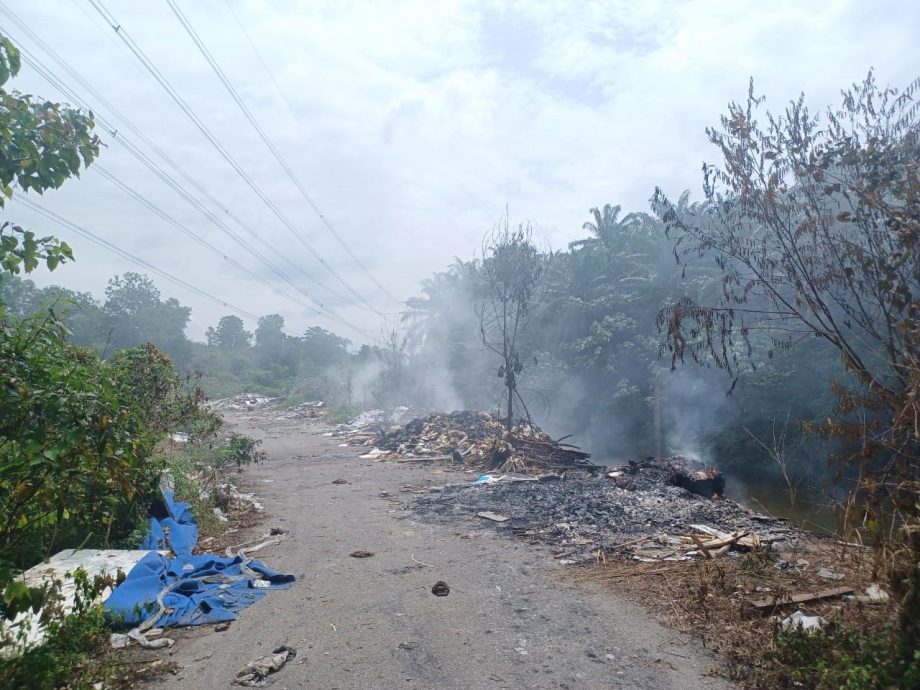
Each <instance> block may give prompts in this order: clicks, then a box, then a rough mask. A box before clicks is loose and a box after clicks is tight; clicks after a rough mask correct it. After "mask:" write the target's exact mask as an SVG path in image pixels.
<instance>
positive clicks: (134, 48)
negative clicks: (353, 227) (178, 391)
mask: <svg viewBox="0 0 920 690" xmlns="http://www.w3.org/2000/svg"><path fill="white" fill-rule="evenodd" d="M89 2H90V4H91V5H92V6H93V7H94V8H95V9H96V11H97V12H98V13H99V15H100V16H101V17H102V18H103V19H104V20H105V21H106V22H107V23H108V24H109V26H111V27H112V30H113V31H115V33H116V34H117V35H118V37H119V38H120V39H121V40H122V42H124V44H125V45H126V46H128V49H129V50H131V52H132V53H133V54H134V56H135V57H136V58H137V59H138V60H140V61H141V64H142V65H143V66H144V67H145V68H146V69H147V70H148V71H149V72H150V73H151V74H152V75H153V77H154V78H155V79H156V80H157V82H158V83H159V84H160V86H161V87H163V89H164V90H165V91H166V93H167V94H168V95H169V96H170V98H171V99H172V100H173V102H174V103H176V105H178V106H179V108H180V109H181V110H182V112H183V113H185V115H186V116H187V117H188V118H189V119H190V120H191V121H192V123H193V124H194V125H195V126H196V127H197V128H198V130H199V131H200V132H201V133H202V134H203V135H204V136H205V138H206V139H207V140H208V141H209V142H210V143H211V145H212V146H213V147H214V148H215V149H216V150H217V152H218V153H219V154H220V155H221V157H222V158H223V159H224V160H225V161H226V162H227V163H228V164H229V165H230V166H231V167H232V168H233V169H234V171H235V172H236V173H237V175H239V177H240V178H241V179H242V180H243V181H244V182H245V183H246V184H247V185H248V186H249V188H250V189H252V191H253V192H254V193H255V194H256V195H257V196H258V197H259V198H260V199H261V200H262V202H263V203H264V204H265V205H266V206H267V207H268V209H269V210H270V211H271V212H272V213H273V214H274V215H275V217H276V218H278V220H279V221H281V223H282V225H284V226H285V227H286V228H287V229H288V230H289V231H290V232H291V234H292V235H294V237H295V238H296V239H297V240H298V241H299V242H300V243H301V244H302V245H303V246H304V247H306V248H307V250H308V251H309V252H310V253H311V254H312V255H313V257H314V258H315V259H316V260H317V261H319V262H320V263H321V264H322V265H323V267H324V268H325V269H326V270H327V271H328V272H329V273H331V274H332V276H333V277H334V278H335V279H336V280H337V281H338V282H339V283H340V284H341V285H342V286H343V287H344V288H345V289H346V290H347V291H348V292H350V293H351V294H352V295H353V296H354V297H355V298H356V299H357V300H358V301H360V302H362V303H363V304H365V305H366V306H367V307H368V308H369V309H371V311H373V312H374V313H377V314H380V312H379V311H378V310H377V309H376V308H375V307H373V306H372V305H371V304H370V303H368V302H367V300H365V299H364V297H362V296H361V294H360V293H358V292H357V290H355V289H354V288H353V287H352V286H351V285H350V284H349V283H348V282H347V281H346V280H345V279H344V278H343V277H342V276H341V275H340V274H339V272H338V271H336V270H335V269H334V268H333V267H332V265H331V264H329V262H328V261H326V259H325V258H324V257H323V256H322V255H321V254H320V253H319V252H318V251H316V249H315V248H314V247H313V245H312V244H311V243H310V242H309V241H308V240H307V239H306V238H305V237H303V235H302V233H300V232H299V231H298V230H297V228H296V227H294V225H293V224H292V223H291V222H290V220H288V218H287V217H286V216H285V215H284V213H283V212H282V211H281V209H279V208H278V207H277V206H276V205H275V204H274V202H273V201H272V200H271V199H270V198H269V197H268V195H267V194H266V193H265V192H264V191H263V190H262V188H261V187H259V185H258V184H256V182H255V180H253V179H252V177H251V176H250V175H249V174H248V173H247V172H246V171H245V170H244V169H243V167H242V166H241V165H240V164H239V163H238V162H237V161H236V159H235V158H234V157H233V156H232V155H231V154H230V152H229V151H227V149H226V148H225V147H224V146H223V144H221V143H220V141H219V140H218V139H217V137H216V136H214V134H213V133H212V132H211V130H210V129H209V128H208V127H207V125H206V124H205V123H204V121H202V119H201V118H200V117H199V116H198V115H197V114H196V113H195V111H194V110H193V109H192V108H191V107H190V106H189V105H188V103H186V102H185V100H184V99H183V98H182V96H181V95H180V94H179V92H178V91H176V89H175V88H174V87H173V86H172V84H170V83H169V81H168V80H167V79H166V77H165V76H164V75H163V74H162V73H161V72H160V71H159V69H157V67H156V65H154V64H153V62H152V61H151V60H150V58H148V57H147V55H146V54H145V53H144V51H143V50H142V49H141V48H140V46H138V45H137V43H135V42H134V40H133V39H132V38H131V37H130V36H129V35H128V32H127V31H126V30H125V29H124V27H122V26H121V25H120V24H119V23H118V20H117V19H116V18H115V17H114V16H113V15H112V13H111V12H109V11H108V9H106V7H105V6H104V5H103V4H102V2H100V0H89Z"/></svg>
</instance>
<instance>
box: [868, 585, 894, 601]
mask: <svg viewBox="0 0 920 690" xmlns="http://www.w3.org/2000/svg"><path fill="white" fill-rule="evenodd" d="M866 594H868V595H869V599H871V600H872V603H874V604H885V603H887V602H888V600H889V599H890V597H889V596H888V592H886V591H885V590H884V589H882V588H881V587H879V586H878V585H877V584H876V583H874V582H873V583H872V584H871V585H869V586H868V587H866Z"/></svg>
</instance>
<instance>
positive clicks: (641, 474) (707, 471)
mask: <svg viewBox="0 0 920 690" xmlns="http://www.w3.org/2000/svg"><path fill="white" fill-rule="evenodd" d="M610 470H611V471H610V472H609V473H608V474H607V476H608V477H610V478H611V479H613V480H614V481H615V483H616V485H617V486H619V487H621V488H624V489H632V490H635V489H641V488H644V489H651V488H653V487H655V486H661V485H665V486H679V487H681V488H683V489H686V490H687V491H689V492H690V493H693V494H697V495H698V496H704V497H706V498H717V497H719V496H722V495H723V494H724V493H725V477H723V476H722V473H721V472H720V471H719V470H718V469H717V468H715V467H711V466H707V465H704V464H703V463H701V462H700V461H698V460H695V459H693V458H690V457H687V456H685V455H672V456H671V457H668V458H651V457H650V458H646V459H645V460H641V461H638V462H637V461H634V460H630V461H629V463H628V464H626V465H619V466H616V467H611V468H610Z"/></svg>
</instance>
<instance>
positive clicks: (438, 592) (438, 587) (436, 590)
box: [431, 580, 450, 597]
mask: <svg viewBox="0 0 920 690" xmlns="http://www.w3.org/2000/svg"><path fill="white" fill-rule="evenodd" d="M431 593H432V594H434V595H435V596H436V597H446V596H447V595H448V594H450V587H448V586H447V583H446V582H444V580H438V581H437V582H435V583H434V586H433V587H432V588H431Z"/></svg>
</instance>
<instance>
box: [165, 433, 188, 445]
mask: <svg viewBox="0 0 920 690" xmlns="http://www.w3.org/2000/svg"><path fill="white" fill-rule="evenodd" d="M169 438H170V439H171V440H172V442H173V443H188V442H189V435H188V434H187V433H185V432H184V431H177V432H176V433H174V434H170V436H169Z"/></svg>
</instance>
